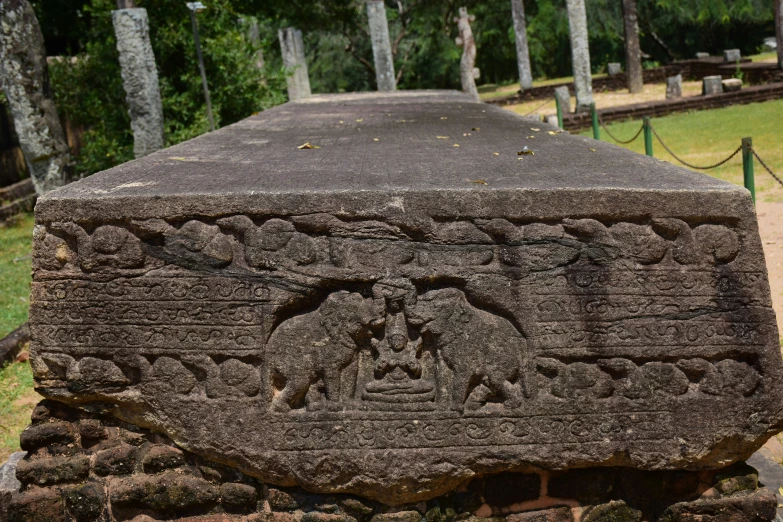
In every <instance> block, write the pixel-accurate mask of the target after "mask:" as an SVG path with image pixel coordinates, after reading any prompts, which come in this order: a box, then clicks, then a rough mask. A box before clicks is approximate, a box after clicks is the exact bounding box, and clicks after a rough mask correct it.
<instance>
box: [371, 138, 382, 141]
mask: <svg viewBox="0 0 783 522" xmlns="http://www.w3.org/2000/svg"><path fill="white" fill-rule="evenodd" d="M372 141H381V139H380V138H373V139H372Z"/></svg>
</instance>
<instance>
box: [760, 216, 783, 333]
mask: <svg viewBox="0 0 783 522" xmlns="http://www.w3.org/2000/svg"><path fill="white" fill-rule="evenodd" d="M756 215H757V216H758V220H759V233H760V234H761V243H762V244H763V246H764V257H765V258H766V261H767V272H768V273H769V286H770V290H771V291H772V306H773V307H774V309H775V315H777V318H778V330H780V331H781V332H783V265H782V264H783V203H765V202H762V201H759V202H758V203H757V204H756Z"/></svg>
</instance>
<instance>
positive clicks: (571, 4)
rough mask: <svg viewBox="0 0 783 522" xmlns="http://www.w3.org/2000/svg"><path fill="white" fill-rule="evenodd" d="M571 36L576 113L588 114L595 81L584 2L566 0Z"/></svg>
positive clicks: (581, 0)
mask: <svg viewBox="0 0 783 522" xmlns="http://www.w3.org/2000/svg"><path fill="white" fill-rule="evenodd" d="M566 7H567V9H568V27H569V32H570V36H571V62H572V67H573V70H574V90H575V91H576V112H587V111H589V110H590V104H592V103H593V79H592V76H591V72H590V45H589V42H588V37H587V12H586V11H585V2H584V0H566Z"/></svg>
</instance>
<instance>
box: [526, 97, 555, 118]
mask: <svg viewBox="0 0 783 522" xmlns="http://www.w3.org/2000/svg"><path fill="white" fill-rule="evenodd" d="M547 103H552V100H549V99H547V100H544V103H542V104H541V105H539V106H538V107H536V108H535V109H533V110H532V111H530V112H528V113H527V114H523V115H522V117H523V118H525V117H527V116H530V115H531V114H533V113H534V112H536V111H537V110H538V109H540V108H541V107H543V106H544V105H546V104H547Z"/></svg>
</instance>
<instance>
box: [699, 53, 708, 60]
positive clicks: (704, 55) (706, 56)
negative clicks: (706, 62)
mask: <svg viewBox="0 0 783 522" xmlns="http://www.w3.org/2000/svg"><path fill="white" fill-rule="evenodd" d="M709 57H710V53H696V59H697V60H703V59H705V58H709Z"/></svg>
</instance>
